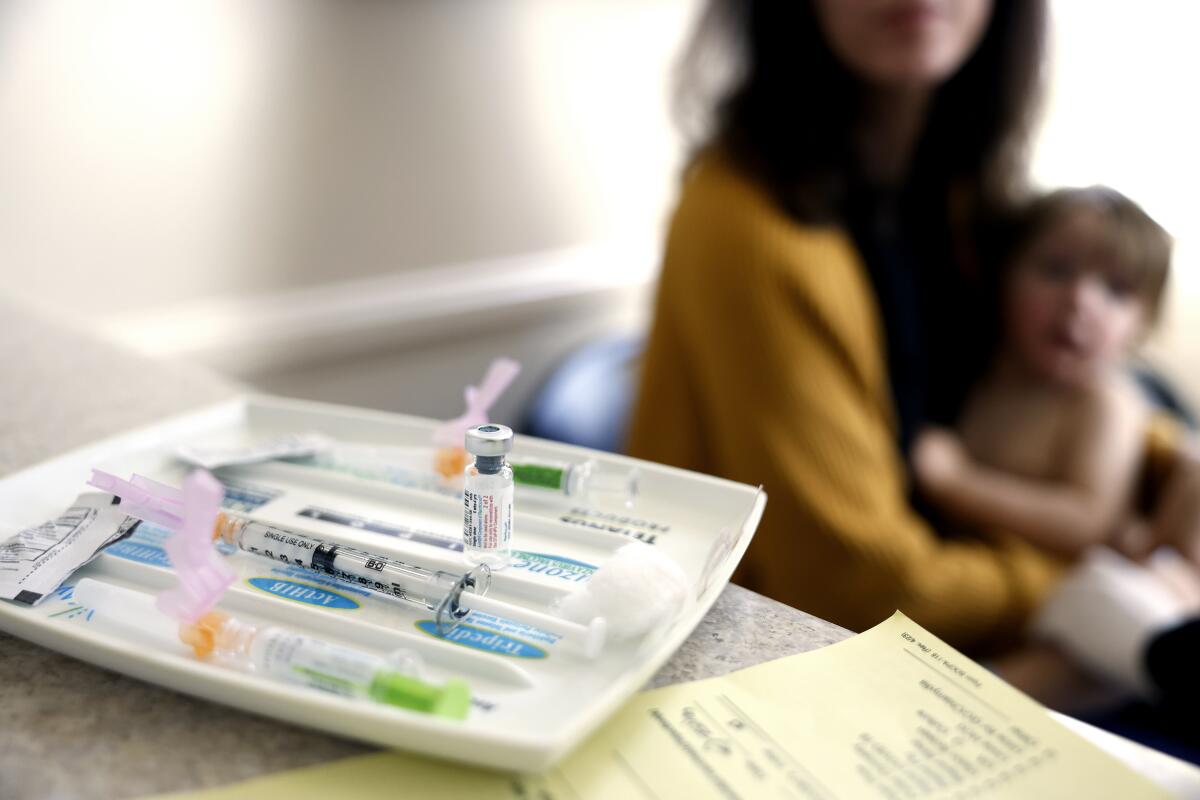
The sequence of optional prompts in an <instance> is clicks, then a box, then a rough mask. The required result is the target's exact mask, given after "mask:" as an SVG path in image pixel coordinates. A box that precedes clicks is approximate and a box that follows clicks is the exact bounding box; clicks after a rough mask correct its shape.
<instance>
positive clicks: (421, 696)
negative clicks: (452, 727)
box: [370, 672, 471, 719]
mask: <svg viewBox="0 0 1200 800" xmlns="http://www.w3.org/2000/svg"><path fill="white" fill-rule="evenodd" d="M370 694H371V699H372V700H374V701H376V702H378V703H387V704H388V705H392V706H400V707H401V708H410V709H412V710H413V711H423V712H425V713H426V714H436V715H437V716H439V717H449V718H450V719H466V717H467V711H468V710H469V709H470V707H471V690H470V688H469V687H468V686H467V683H466V681H463V680H457V679H456V680H450V681H446V684H445V685H444V686H434V685H433V684H431V683H426V682H425V681H422V680H420V679H419V678H413V677H411V676H409V675H405V674H404V673H402V672H379V673H377V674H376V675H375V679H374V680H373V681H371V689H370Z"/></svg>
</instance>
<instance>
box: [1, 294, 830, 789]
mask: <svg viewBox="0 0 1200 800" xmlns="http://www.w3.org/2000/svg"><path fill="white" fill-rule="evenodd" d="M0 319H4V323H3V324H2V325H0V370H3V372H2V374H3V375H4V380H3V382H2V383H0V477H3V475H5V474H7V473H9V472H13V471H15V470H18V469H21V468H23V467H26V466H29V465H31V464H34V463H36V462H38V461H41V460H43V459H46V458H49V457H51V456H53V455H56V454H57V453H60V452H64V451H66V450H69V449H71V448H73V447H76V446H79V445H81V444H84V443H86V442H88V441H91V440H94V439H97V438H100V437H103V436H108V435H111V434H115V433H118V432H120V431H122V430H125V429H127V428H131V427H135V426H137V425H138V424H141V423H143V422H147V421H152V420H154V419H156V418H159V417H162V416H165V415H168V414H173V413H179V412H182V411H186V410H188V409H192V408H196V407H198V406H201V405H206V404H209V403H214V402H217V401H219V400H222V399H226V398H228V397H230V396H232V395H233V394H234V393H235V392H237V391H238V387H236V386H234V385H232V384H230V383H228V382H226V381H224V380H222V379H220V378H218V377H216V376H214V375H211V374H208V373H205V372H203V371H201V370H196V369H192V368H188V367H178V366H173V365H164V364H161V363H158V362H153V361H148V360H145V359H141V358H137V357H135V356H132V355H130V354H128V353H125V352H122V351H119V350H117V349H115V348H111V347H109V346H106V345H104V344H101V343H97V342H94V341H91V340H90V339H88V338H87V337H85V336H83V335H81V334H79V333H77V332H73V331H71V330H70V329H69V328H67V327H66V326H64V325H62V324H60V323H57V322H53V321H47V320H44V319H41V318H38V317H36V316H34V315H31V314H29V313H28V312H26V311H24V310H22V309H19V308H14V307H11V306H8V305H5V304H4V303H3V302H0ZM847 635H849V634H848V632H847V631H845V630H843V629H842V628H839V627H837V626H836V625H831V624H830V623H828V622H824V621H823V620H820V619H817V618H815V617H812V616H810V615H808V614H805V613H803V612H800V611H796V610H795V609H793V608H790V607H788V606H785V605H781V604H779V603H776V602H774V601H772V600H768V599H766V598H764V597H762V596H760V595H757V594H754V593H753V592H749V591H746V590H745V589H742V588H740V587H738V586H729V587H727V588H726V589H725V591H724V592H723V593H722V595H721V597H720V598H719V599H718V601H717V603H716V604H715V605H714V606H713V609H712V611H711V612H710V613H709V614H708V616H707V617H706V618H705V619H704V621H703V622H702V623H701V624H700V625H699V626H698V627H697V628H696V630H695V631H694V632H693V634H692V636H691V637H690V638H689V639H688V640H687V641H686V642H685V643H684V644H683V646H682V647H681V648H680V649H679V651H678V652H677V653H676V654H675V655H674V656H673V657H672V659H671V660H670V661H669V662H667V664H666V665H665V666H664V667H663V668H662V670H660V671H659V673H658V674H657V675H655V676H654V678H653V680H652V681H651V682H650V684H649V685H650V686H662V685H666V684H669V683H676V682H678V681H685V680H693V679H696V678H708V677H715V676H717V675H722V674H725V673H727V672H731V671H733V670H736V669H741V668H743V667H748V666H751V665H753V664H757V663H760V662H762V661H767V660H770V659H773V658H780V657H783V656H787V655H792V654H794V653H800V652H805V651H807V650H814V649H816V648H818V647H822V646H824V645H826V644H830V643H832V642H836V641H838V640H840V639H843V638H845V637H846V636H847ZM371 749H372V748H370V747H368V746H365V745H362V744H358V743H356V742H351V741H348V740H345V739H339V738H336V737H333V736H329V735H326V734H322V733H317V732H313V731H309V730H306V729H303V728H298V727H295V726H292V725H287V724H283V723H280V722H275V721H273V720H269V719H264V718H262V717H258V716H254V715H251V714H247V713H244V712H241V711H238V710H236V709H233V708H229V707H226V706H219V705H215V704H212V703H208V702H204V701H200V700H195V699H192V698H190V697H187V696H184V695H181V694H178V693H176V692H172V691H169V690H166V689H161V688H158V687H156V686H152V685H149V684H145V683H142V682H140V681H136V680H133V679H132V678H126V677H125V676H123V675H118V674H115V673H112V672H108V671H106V670H102V669H98V668H96V667H93V666H91V665H89V664H85V663H83V662H80V661H76V660H74V659H71V658H68V657H66V656H62V655H59V654H57V653H54V652H51V651H49V650H45V649H43V648H41V647H38V646H36V645H33V644H30V643H28V642H25V641H22V640H20V639H14V638H13V637H11V636H7V635H4V634H0V798H3V799H4V800H22V799H24V798H30V799H32V798H64V799H65V798H122V797H136V796H139V795H144V794H151V793H157V792H167V791H179V790H183V789H196V788H201V787H207V786H217V785H220V784H224V783H230V782H233V781H238V780H242V779H245V778H250V777H253V776H255V775H260V774H263V773H268V772H276V771H279V770H284V769H291V768H295V767H301V766H307V765H310V764H315V763H318V762H322V761H328V760H330V759H335V758H342V757H345V756H350V755H356V754H359V753H364V752H368V751H369V750H371Z"/></svg>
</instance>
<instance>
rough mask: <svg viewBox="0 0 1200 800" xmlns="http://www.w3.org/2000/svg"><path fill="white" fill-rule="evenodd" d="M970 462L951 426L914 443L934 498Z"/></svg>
mask: <svg viewBox="0 0 1200 800" xmlns="http://www.w3.org/2000/svg"><path fill="white" fill-rule="evenodd" d="M970 461H971V457H970V455H969V454H968V453H967V448H966V446H965V445H964V444H963V443H962V439H960V438H959V436H958V434H956V433H954V431H951V430H950V429H948V428H926V429H925V430H923V431H921V433H919V434H918V435H917V438H916V440H915V441H914V442H913V446H912V468H913V475H914V476H915V477H916V481H917V486H918V487H919V488H920V489H921V490H922V491H924V492H926V493H928V494H930V495H932V496H934V497H938V496H940V495H943V494H945V493H947V492H950V491H953V486H954V481H955V478H957V477H958V476H959V475H961V474H962V473H963V471H964V470H965V469H966V467H967V466H968V465H969V464H970ZM1197 488H1198V489H1200V484H1198V486H1197ZM1197 500H1200V494H1197Z"/></svg>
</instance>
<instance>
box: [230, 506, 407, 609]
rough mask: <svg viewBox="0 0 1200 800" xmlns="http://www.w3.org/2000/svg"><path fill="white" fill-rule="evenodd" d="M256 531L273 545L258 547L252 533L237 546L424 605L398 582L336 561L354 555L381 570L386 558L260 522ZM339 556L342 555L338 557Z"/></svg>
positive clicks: (376, 570)
mask: <svg viewBox="0 0 1200 800" xmlns="http://www.w3.org/2000/svg"><path fill="white" fill-rule="evenodd" d="M257 533H258V535H259V536H260V537H261V538H262V539H263V540H265V541H266V542H274V543H275V544H276V547H275V548H269V547H266V546H262V547H260V546H259V545H258V544H257V543H255V542H254V541H253V536H251V537H247V538H250V539H251V541H245V540H243V542H242V544H241V545H240V546H241V547H242V549H244V550H246V551H247V552H250V553H254V554H255V555H259V556H263V557H265V558H269V559H271V560H273V561H281V562H284V563H288V564H295V565H296V566H298V567H304V568H305V569H309V570H312V571H314V572H320V573H323V574H325V575H329V576H332V577H334V578H337V579H339V580H343V581H346V582H347V583H352V584H357V585H359V586H362V587H364V588H368V589H372V590H374V591H376V592H379V593H380V594H386V595H389V596H391V597H395V598H396V599H398V600H405V601H408V602H410V603H417V604H419V605H422V606H425V605H427V604H426V603H425V602H424V601H423V600H422V599H419V598H417V597H414V596H413V595H412V593H411V592H409V591H408V590H407V589H405V588H404V587H403V586H401V585H400V584H398V583H395V582H384V581H380V580H374V579H372V578H371V577H370V576H369V575H366V574H363V573H360V572H356V571H351V570H347V569H345V568H344V566H345V565H344V564H342V563H339V561H341V560H344V559H345V558H346V557H347V556H350V557H351V558H353V557H355V556H357V557H358V558H357V559H355V560H358V561H361V562H362V564H363V567H364V568H365V569H369V570H372V571H375V572H382V571H383V570H384V568H385V567H387V566H389V564H390V563H391V562H389V561H388V559H385V558H382V557H380V556H373V555H371V554H369V553H363V552H361V551H358V550H353V549H352V548H343V547H341V546H340V545H336V544H327V543H324V542H321V541H320V540H318V539H312V538H309V537H307V536H300V535H298V534H294V533H291V532H289V531H286V530H281V529H279V528H273V527H271V526H267V525H263V526H262V527H261V528H260V529H259V530H258V531H257ZM339 556H341V558H340V559H339ZM393 566H396V567H397V568H401V567H402V565H400V564H398V563H397V564H394V565H393Z"/></svg>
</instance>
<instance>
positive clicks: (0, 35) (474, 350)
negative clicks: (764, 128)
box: [0, 0, 1200, 415]
mask: <svg viewBox="0 0 1200 800" xmlns="http://www.w3.org/2000/svg"><path fill="white" fill-rule="evenodd" d="M699 5H700V2H699V0H412V1H411V2H394V3H393V2H382V1H381V0H377V1H375V2H369V1H363V2H338V1H337V0H183V1H181V2H175V3H163V2H160V0H0V279H2V280H0V287H2V288H0V291H3V292H4V293H6V294H11V295H15V296H17V297H18V298H19V299H22V300H24V301H26V302H29V303H33V304H36V305H39V306H41V307H43V308H49V309H51V310H53V311H55V312H56V313H58V314H60V315H63V316H66V317H69V318H70V319H72V320H73V321H74V322H75V323H76V324H79V325H83V326H86V327H88V328H90V329H92V330H94V331H97V332H98V333H99V334H101V335H105V336H110V337H113V338H116V339H119V340H121V341H124V342H126V343H128V344H130V345H132V346H134V347H136V348H138V349H141V350H144V351H146V352H151V353H156V354H159V355H162V356H165V357H182V358H194V359H198V360H200V361H203V362H206V363H209V364H211V365H213V366H216V367H217V368H219V369H223V370H225V371H227V372H229V373H231V374H233V375H235V376H237V377H241V378H242V379H244V380H247V381H249V382H251V383H252V384H254V385H256V386H258V387H260V388H263V389H265V390H267V391H278V392H283V393H288V394H296V395H300V396H305V397H312V398H316V399H326V400H335V401H339V402H348V403H355V404H360V405H368V406H375V407H380V408H387V409H393V410H407V411H411V412H414V413H422V414H430V415H444V414H445V408H446V404H447V403H448V402H451V403H456V402H457V397H458V392H459V391H460V387H461V386H462V384H463V383H465V382H467V381H470V380H472V379H474V378H475V377H477V376H478V374H479V373H480V372H481V371H482V368H483V366H484V365H485V364H486V363H487V361H488V360H489V359H490V358H491V357H492V356H493V355H498V354H502V353H503V354H511V355H514V356H516V357H518V358H521V359H522V360H524V361H525V362H526V364H527V371H526V373H525V375H523V376H522V379H521V381H520V382H519V383H518V384H517V386H516V388H515V389H514V393H513V397H512V401H511V402H512V404H513V407H512V413H514V414H515V413H516V411H515V409H516V406H517V405H518V404H519V403H520V402H521V401H523V399H524V398H527V397H528V396H529V395H530V394H531V393H532V392H533V391H534V390H535V389H536V387H537V385H538V384H539V383H540V381H541V380H542V378H543V377H544V376H545V374H546V373H547V372H548V371H549V370H550V369H551V368H552V367H553V365H554V364H555V363H557V361H558V360H559V359H561V358H562V356H563V355H564V354H565V353H567V352H569V351H570V350H572V349H573V348H575V347H576V346H578V345H579V344H580V343H582V342H584V341H587V340H589V339H591V338H593V337H595V336H597V335H601V334H603V333H604V332H608V331H612V330H635V329H637V328H638V327H639V326H641V325H643V324H644V321H645V317H646V303H647V298H648V293H649V290H650V283H651V281H652V279H653V274H654V269H655V267H656V264H657V261H658V248H659V243H660V241H661V233H662V226H663V222H664V219H665V215H666V213H667V211H668V209H669V206H670V203H671V199H672V197H673V194H674V191H675V184H676V175H677V172H678V167H679V163H680V145H679V142H678V139H677V137H676V135H675V133H674V131H673V129H672V127H671V125H670V122H669V118H668V112H667V97H668V85H669V79H670V71H671V66H672V64H673V61H674V58H675V56H676V53H677V51H678V48H679V45H680V43H681V42H682V41H683V40H684V39H685V37H686V34H687V32H688V29H689V27H690V25H691V22H692V19H693V17H694V15H695V13H696V11H697V9H698V8H699ZM1052 8H1053V12H1054V16H1055V23H1056V34H1057V35H1056V42H1055V54H1056V59H1055V62H1054V71H1053V79H1054V82H1053V86H1054V88H1053V91H1052V94H1051V97H1050V99H1049V103H1048V107H1047V112H1048V113H1047V117H1046V123H1045V126H1044V129H1043V132H1042V135H1041V137H1040V138H1039V143H1038V148H1037V153H1036V156H1037V157H1036V170H1035V171H1036V175H1037V177H1038V179H1039V180H1040V181H1041V182H1042V183H1044V184H1045V185H1047V186H1054V185H1060V184H1086V183H1093V182H1097V181H1102V182H1107V183H1111V184H1113V185H1115V186H1116V187H1117V188H1119V189H1121V190H1123V191H1126V192H1127V193H1129V194H1130V195H1131V196H1133V197H1134V198H1135V199H1137V200H1138V201H1140V202H1142V203H1143V204H1144V205H1145V206H1146V208H1147V209H1148V210H1149V211H1150V212H1151V213H1152V214H1154V215H1155V216H1157V217H1158V218H1159V219H1160V221H1162V222H1163V224H1164V225H1166V226H1167V227H1168V228H1169V229H1170V230H1171V231H1172V232H1173V233H1174V234H1175V236H1176V237H1177V242H1178V250H1177V258H1176V266H1175V275H1176V279H1175V282H1174V286H1173V289H1172V296H1171V300H1170V308H1169V309H1168V314H1167V319H1166V323H1165V324H1164V326H1163V329H1162V330H1161V331H1160V332H1159V334H1158V335H1157V336H1156V337H1155V339H1154V340H1153V341H1152V343H1151V345H1150V347H1149V348H1148V349H1149V352H1150V353H1152V354H1153V355H1154V357H1155V358H1156V360H1158V362H1159V363H1161V364H1163V365H1164V366H1165V368H1166V370H1167V371H1168V372H1169V373H1170V374H1171V375H1172V376H1174V377H1175V378H1176V380H1177V381H1178V382H1179V383H1180V384H1181V385H1183V386H1184V387H1186V388H1187V389H1188V390H1189V392H1190V393H1191V394H1192V396H1193V397H1200V371H1197V370H1194V369H1192V368H1191V365H1193V364H1195V363H1196V358H1197V356H1200V336H1197V333H1198V332H1200V313H1197V310H1196V309H1197V301H1198V300H1200V277H1198V274H1197V264H1196V262H1197V258H1198V254H1197V249H1198V245H1197V242H1198V241H1200V215H1198V214H1197V212H1196V204H1195V203H1194V202H1193V201H1192V199H1191V197H1192V193H1193V192H1194V191H1196V187H1197V186H1200V157H1198V156H1197V154H1196V147H1195V144H1194V143H1195V142H1196V141H1200V120H1198V113H1200V112H1198V110H1197V104H1196V103H1195V102H1194V100H1193V99H1192V97H1193V95H1194V93H1195V87H1194V85H1193V84H1194V77H1195V76H1196V75H1200V48H1197V47H1196V46H1195V45H1194V43H1193V41H1192V39H1193V38H1194V31H1195V30H1197V29H1198V27H1200V26H1198V25H1197V23H1198V22H1200V7H1197V6H1195V5H1194V4H1191V3H1180V2H1176V1H1175V0H1144V2H1140V3H1137V4H1130V3H1127V2H1121V1H1120V0H1092V1H1089V0H1052ZM448 397H449V398H452V399H450V400H448V399H447V398H448Z"/></svg>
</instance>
